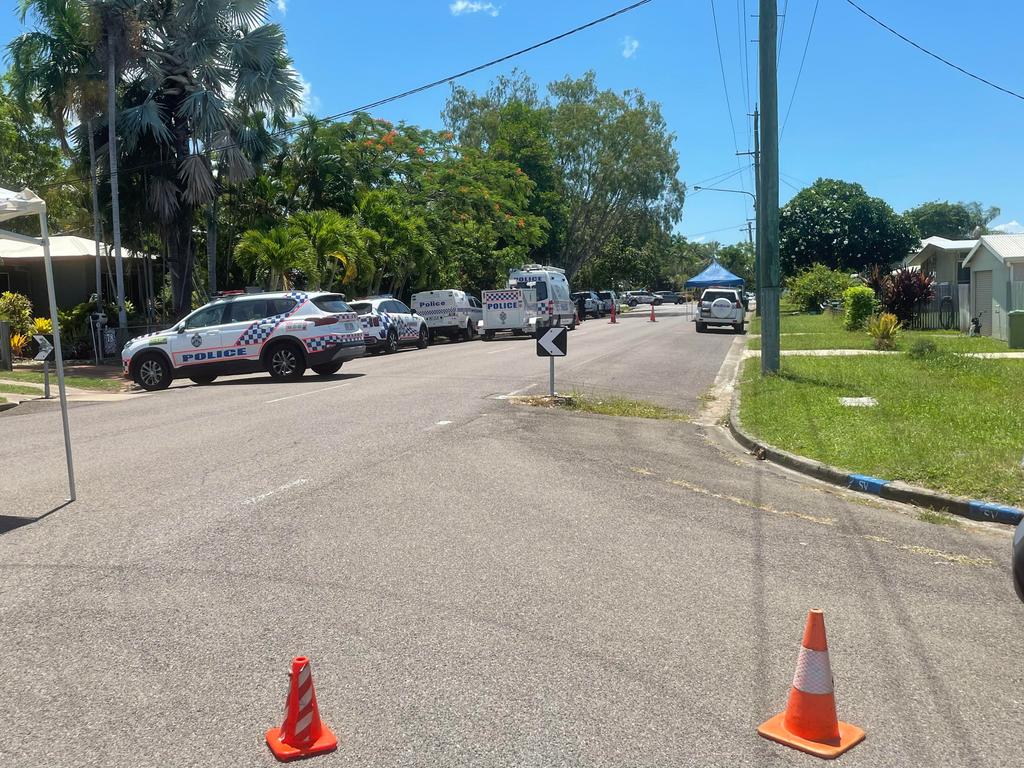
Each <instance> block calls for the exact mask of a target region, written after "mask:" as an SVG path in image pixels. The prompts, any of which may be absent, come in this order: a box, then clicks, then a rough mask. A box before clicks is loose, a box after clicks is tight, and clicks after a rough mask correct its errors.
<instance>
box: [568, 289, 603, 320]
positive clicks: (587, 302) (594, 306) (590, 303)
mask: <svg viewBox="0 0 1024 768" xmlns="http://www.w3.org/2000/svg"><path fill="white" fill-rule="evenodd" d="M581 297H582V298H583V300H584V310H583V314H585V315H590V316H591V317H604V302H603V301H601V299H600V298H599V297H598V295H597V294H596V293H594V292H593V291H576V293H574V294H572V300H573V302H574V303H576V304H577V305H578V304H579V300H580V298H581ZM580 319H581V320H583V319H585V318H580Z"/></svg>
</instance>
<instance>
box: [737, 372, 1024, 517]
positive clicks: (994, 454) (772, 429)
mask: <svg viewBox="0 0 1024 768" xmlns="http://www.w3.org/2000/svg"><path fill="white" fill-rule="evenodd" d="M759 370H760V365H759V363H758V361H757V360H747V361H746V363H745V365H744V369H743V374H742V378H741V382H740V388H741V389H740V391H741V395H742V399H741V411H740V417H741V420H742V422H743V425H744V426H745V427H746V428H747V429H748V430H750V431H751V432H752V433H753V434H755V435H757V436H758V437H760V438H761V439H763V440H765V441H766V442H768V443H771V444H773V445H776V446H779V447H780V448H784V449H786V450H789V451H792V452H794V453H797V454H800V455H803V456H808V457H810V458H813V459H817V460H818V461H822V462H825V463H827V464H832V465H834V466H837V467H840V468H842V469H845V470H848V471H851V472H858V473H863V474H868V475H873V476H875V477H882V478H885V479H887V480H903V481H906V482H909V483H914V484H917V485H923V486H925V487H929V488H934V489H936V490H940V491H945V492H948V493H953V494H958V495H962V496H968V497H971V498H978V499H988V500H992V501H999V502H1004V503H1010V504H1014V505H1018V506H1021V505H1024V469H1022V468H1021V457H1022V456H1024V408H1021V407H1020V382H1021V381H1024V360H981V359H977V358H969V357H961V356H956V355H951V354H942V353H940V354H937V355H932V356H930V357H928V358H926V359H923V360H912V359H910V358H909V357H907V356H906V355H888V356H867V357H788V358H784V359H783V364H782V372H781V373H780V374H779V375H777V376H773V377H769V378H767V379H761V378H760V376H759V375H758V374H759ZM866 396H870V397H874V398H876V399H877V401H878V405H877V406H876V407H873V408H850V407H845V406H842V405H840V403H839V398H840V397H866Z"/></svg>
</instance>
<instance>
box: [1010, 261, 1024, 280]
mask: <svg viewBox="0 0 1024 768" xmlns="http://www.w3.org/2000/svg"><path fill="white" fill-rule="evenodd" d="M1010 279H1011V280H1012V281H1013V282H1015V283H1024V264H1011V265H1010Z"/></svg>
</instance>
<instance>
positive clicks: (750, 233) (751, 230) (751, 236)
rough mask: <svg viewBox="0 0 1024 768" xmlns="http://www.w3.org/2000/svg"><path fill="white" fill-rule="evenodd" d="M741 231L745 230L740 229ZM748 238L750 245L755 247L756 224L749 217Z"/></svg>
mask: <svg viewBox="0 0 1024 768" xmlns="http://www.w3.org/2000/svg"><path fill="white" fill-rule="evenodd" d="M740 231H741V232H742V231H743V230H740ZM747 240H749V241H750V247H751V248H753V247H754V225H753V224H752V223H751V222H750V220H749V219H748V220H747Z"/></svg>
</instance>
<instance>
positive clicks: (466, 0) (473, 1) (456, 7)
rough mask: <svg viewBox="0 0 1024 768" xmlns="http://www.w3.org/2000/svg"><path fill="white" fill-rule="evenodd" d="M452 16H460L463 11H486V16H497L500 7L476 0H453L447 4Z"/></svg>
mask: <svg viewBox="0 0 1024 768" xmlns="http://www.w3.org/2000/svg"><path fill="white" fill-rule="evenodd" d="M448 10H449V11H451V12H452V16H461V15H462V14H464V13H486V14H487V15H488V16H497V15H498V13H499V12H500V11H501V8H499V7H498V6H496V5H495V4H494V3H481V2H479V1H478V0H455V2H454V3H451V4H450V5H449V6H448Z"/></svg>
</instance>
